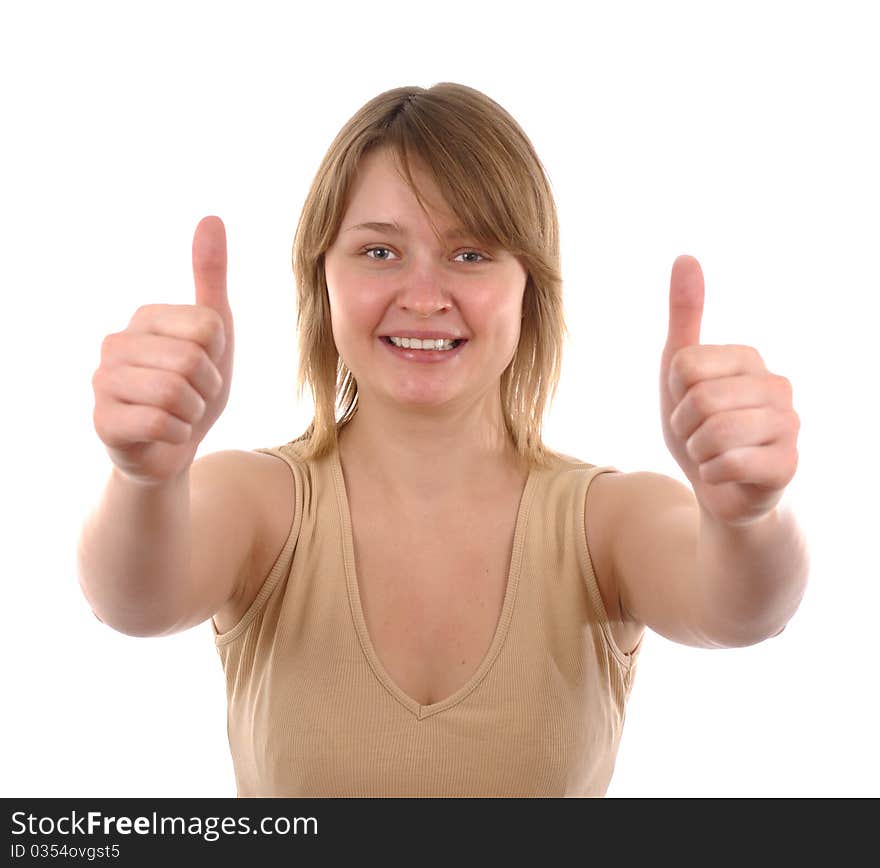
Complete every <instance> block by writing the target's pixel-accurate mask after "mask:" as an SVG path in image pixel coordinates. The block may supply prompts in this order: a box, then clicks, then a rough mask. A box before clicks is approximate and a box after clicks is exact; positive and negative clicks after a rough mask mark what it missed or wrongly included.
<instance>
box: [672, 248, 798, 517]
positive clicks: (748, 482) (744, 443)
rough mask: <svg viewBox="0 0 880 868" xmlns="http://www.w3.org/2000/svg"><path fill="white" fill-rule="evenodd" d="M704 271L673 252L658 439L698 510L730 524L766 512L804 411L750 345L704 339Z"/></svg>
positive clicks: (790, 460) (789, 468)
mask: <svg viewBox="0 0 880 868" xmlns="http://www.w3.org/2000/svg"><path fill="white" fill-rule="evenodd" d="M703 298H704V285H703V272H702V270H701V269H700V264H699V262H697V260H696V259H694V258H693V257H692V256H679V257H678V258H677V259H676V260H675V262H674V263H673V266H672V277H671V280H670V287H669V330H668V333H667V337H666V346H665V347H664V349H663V356H662V360H661V364H660V415H661V419H662V424H663V437H664V439H665V441H666V446H667V448H668V449H669V451H670V452H671V453H672V457H673V458H675V460H676V461H677V462H678V465H679V467H681V469H682V470H683V471H684V473H685V475H686V476H687V478H688V479H689V480H690V483H691V485H692V486H693V489H694V494H695V496H696V498H697V500H698V501H699V503H700V505H701V507H702V509H704V510H705V511H706V512H708V513H709V514H710V515H711V516H713V517H714V518H715V519H716V520H717V521H719V522H721V523H723V524H727V525H746V524H751V523H752V522H754V521H757V520H758V519H760V518H762V517H763V516H765V515H766V514H767V513H769V512H771V511H772V510H773V509H774V508H775V507H776V505H777V504H778V503H779V501H780V500H781V498H782V494H783V492H784V490H785V487H786V486H787V485H788V483H789V482H791V480H792V477H793V476H794V473H795V470H796V469H797V463H798V452H797V436H798V432H799V430H800V418H799V417H798V415H797V413H795V411H794V407H793V405H792V386H791V383H790V382H789V380H788V379H786V378H785V377H782V376H779V375H778V374H772V373H770V371H768V370H767V368H766V366H765V365H764V360H763V359H762V358H761V355H760V353H758V351H757V350H756V349H755V348H754V347H749V346H741V345H738V344H724V345H722V346H712V345H709V344H701V343H700V321H701V319H702V316H703Z"/></svg>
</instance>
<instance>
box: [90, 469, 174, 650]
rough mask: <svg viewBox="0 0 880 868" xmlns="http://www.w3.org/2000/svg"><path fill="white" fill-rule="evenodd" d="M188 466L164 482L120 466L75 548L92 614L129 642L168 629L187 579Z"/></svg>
mask: <svg viewBox="0 0 880 868" xmlns="http://www.w3.org/2000/svg"><path fill="white" fill-rule="evenodd" d="M189 488H190V486H189V468H187V469H186V470H185V471H184V472H183V473H181V474H180V475H178V476H176V477H174V478H173V479H171V480H168V481H166V482H163V483H159V484H154V485H146V484H141V483H139V482H136V481H133V480H131V479H129V478H128V477H126V476H124V475H123V474H121V473H120V472H119V471H118V470H117V469H116V468H115V467H114V468H113V471H112V473H111V475H110V479H109V480H108V482H107V486H106V488H105V489H104V493H103V497H102V499H101V501H100V502H99V504H98V505H97V506H96V508H95V509H94V510H93V511H92V513H91V514H90V515H89V517H88V519H87V520H86V522H85V524H84V526H83V529H82V532H81V535H80V539H79V544H78V547H77V567H78V574H79V583H80V587H81V588H82V591H83V594H84V595H85V597H86V599H87V600H88V601H89V605H90V606H91V607H92V610H93V611H94V613H95V614H96V615H97V616H98V617H99V618H100V619H101V620H102V621H103V622H104V623H105V624H107V625H108V626H110V627H112V628H113V629H115V630H118V631H119V632H121V633H126V634H128V635H131V636H154V635H157V634H159V633H162V632H164V630H165V629H166V628H167V627H169V626H170V623H169V619H171V618H172V617H173V612H174V611H175V610H176V609H177V607H178V603H179V598H180V595H181V593H182V591H183V590H185V587H186V585H185V582H186V579H187V577H188V576H189V574H190V562H189V559H190V550H191V548H190V530H191V528H190V500H189V496H190V492H189Z"/></svg>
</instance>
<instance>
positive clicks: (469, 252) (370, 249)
mask: <svg viewBox="0 0 880 868" xmlns="http://www.w3.org/2000/svg"><path fill="white" fill-rule="evenodd" d="M374 250H384V251H385V252H386V253H391V252H392V251H391V250H390V249H389V248H388V247H368V248H367V249H366V250H364V251H363V252H364V254H369V253H372V252H373V251H374ZM456 256H457V257H458V256H479V257H480V259H479V260H473V259H471V260H468V261H469V262H471V263H473V264H474V265H479V264H480V262H482V261H484V260H485V259H486V257H485V256H484V255H483V254H482V253H478V252H477V251H476V250H462V252H461V253H458V254H456ZM368 258H369V259H373V260H376V261H377V262H388V260H387V259H385V258H384V257H379V258H378V259H377V258H376V257H375V256H369V257H368Z"/></svg>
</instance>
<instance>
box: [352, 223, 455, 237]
mask: <svg viewBox="0 0 880 868" xmlns="http://www.w3.org/2000/svg"><path fill="white" fill-rule="evenodd" d="M356 229H369V230H371V231H372V232H388V233H392V234H395V235H402V236H406V235H407V234H408V233H407V231H406V229H404V228H403V227H402V226H401V225H400V224H399V223H387V222H383V221H378V220H371V221H369V222H367V223H358V224H357V225H356V226H349V227H348V229H345V230H343V231H345V232H354V231H355V230H356ZM471 235H472V233H470V232H468V231H467V229H463V228H461V227H458V228H456V229H449V230H447V232H446V237H447V238H470V237H471Z"/></svg>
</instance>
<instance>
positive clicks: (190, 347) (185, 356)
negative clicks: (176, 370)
mask: <svg viewBox="0 0 880 868" xmlns="http://www.w3.org/2000/svg"><path fill="white" fill-rule="evenodd" d="M204 360H205V351H204V350H203V349H202V347H201V346H200V345H199V344H196V343H193V342H192V341H188V342H187V343H186V345H185V346H184V347H183V349H182V350H181V362H180V369H181V371H182V372H183V373H185V374H195V373H196V371H198V370H199V368H200V367H201V366H202V364H203V363H204Z"/></svg>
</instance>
